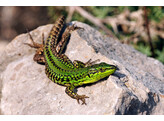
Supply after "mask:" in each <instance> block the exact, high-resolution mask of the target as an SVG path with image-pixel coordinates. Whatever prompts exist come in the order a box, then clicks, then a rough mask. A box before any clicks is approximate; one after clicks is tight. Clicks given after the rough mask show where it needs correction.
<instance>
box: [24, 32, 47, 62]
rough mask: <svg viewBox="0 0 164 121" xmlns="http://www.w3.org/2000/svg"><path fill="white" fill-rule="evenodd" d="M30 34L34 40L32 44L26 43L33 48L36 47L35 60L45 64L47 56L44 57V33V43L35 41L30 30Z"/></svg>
mask: <svg viewBox="0 0 164 121" xmlns="http://www.w3.org/2000/svg"><path fill="white" fill-rule="evenodd" d="M28 35H29V37H30V40H31V41H32V44H29V43H24V44H26V45H28V46H30V47H32V48H36V49H37V50H36V53H35V55H34V57H33V60H34V61H36V62H37V63H39V64H45V58H44V52H43V50H44V34H42V44H39V43H36V42H34V40H33V38H32V36H31V34H30V33H29V32H28Z"/></svg>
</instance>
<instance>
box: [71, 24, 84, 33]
mask: <svg viewBox="0 0 164 121" xmlns="http://www.w3.org/2000/svg"><path fill="white" fill-rule="evenodd" d="M77 29H82V30H84V28H82V27H78V26H76V25H75V24H73V25H71V26H69V27H68V30H69V31H74V30H77Z"/></svg>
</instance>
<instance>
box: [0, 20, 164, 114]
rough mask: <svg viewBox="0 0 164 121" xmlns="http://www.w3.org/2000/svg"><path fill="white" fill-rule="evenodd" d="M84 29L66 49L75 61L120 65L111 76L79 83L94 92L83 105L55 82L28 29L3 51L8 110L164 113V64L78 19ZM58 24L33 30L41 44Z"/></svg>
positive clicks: (0, 71) (0, 73)
mask: <svg viewBox="0 0 164 121" xmlns="http://www.w3.org/2000/svg"><path fill="white" fill-rule="evenodd" d="M75 23H76V25H78V26H80V27H83V28H84V30H77V31H74V32H72V34H71V38H70V41H69V43H68V45H67V48H66V52H65V53H66V55H67V56H68V57H69V58H70V59H71V60H75V59H76V60H81V61H83V62H86V61H88V60H89V59H90V58H91V59H92V60H96V59H100V60H101V61H103V62H106V63H109V64H114V65H117V66H118V68H119V70H117V71H116V72H115V73H114V74H113V75H111V76H109V78H106V79H103V80H101V81H99V82H97V83H95V84H90V85H86V86H83V87H80V88H78V94H85V95H87V96H89V98H88V99H86V103H87V105H79V104H78V103H77V101H76V100H75V99H72V98H70V97H69V96H68V95H67V94H66V93H65V87H63V86H60V85H57V84H55V83H53V82H51V81H50V80H49V79H48V78H47V76H46V75H45V70H44V68H45V67H44V65H39V64H37V63H36V62H34V61H33V56H34V53H35V49H33V48H30V47H29V46H27V45H25V44H23V43H30V42H31V41H30V40H29V37H28V34H22V35H19V36H17V37H16V38H15V39H14V40H13V41H12V42H11V43H9V44H8V45H7V47H6V48H5V50H4V51H3V52H0V56H1V59H0V81H1V83H2V89H1V105H0V107H1V113H2V114H164V65H163V64H162V63H160V62H159V61H158V60H155V59H153V58H150V57H147V56H146V55H144V54H141V53H140V52H138V51H136V50H135V49H133V48H132V47H130V46H128V45H125V44H121V43H120V42H119V41H117V40H114V39H112V38H110V37H107V36H102V35H101V34H100V33H99V32H98V31H97V30H95V29H94V28H91V27H90V26H88V25H86V24H83V23H80V22H75ZM51 27H52V25H46V26H42V27H39V28H37V29H35V30H34V31H32V32H30V33H31V35H32V37H33V39H34V40H35V41H36V42H40V43H41V34H42V33H44V35H45V37H47V36H48V33H49V31H50V29H51Z"/></svg>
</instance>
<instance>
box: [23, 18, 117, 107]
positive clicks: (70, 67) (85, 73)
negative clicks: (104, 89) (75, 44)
mask: <svg viewBox="0 0 164 121" xmlns="http://www.w3.org/2000/svg"><path fill="white" fill-rule="evenodd" d="M64 20H65V17H64V16H61V17H60V18H59V19H58V20H57V21H56V23H55V24H54V26H53V27H52V30H51V31H50V33H49V36H48V38H47V40H46V41H45V42H44V35H43V36H42V44H38V43H35V42H34V41H33V39H32V36H31V35H30V34H29V36H30V39H31V40H32V44H28V45H29V46H31V47H33V48H36V49H37V51H36V54H35V55H34V58H33V59H34V61H36V62H38V63H42V64H45V73H46V75H47V77H48V78H49V79H50V80H52V81H53V82H55V83H57V84H59V85H63V86H65V87H66V90H65V92H66V93H67V94H68V95H69V96H70V97H72V98H74V99H76V100H77V101H78V103H79V100H81V101H82V104H86V103H85V98H89V97H88V96H86V95H78V94H77V92H75V91H74V90H75V88H76V87H79V86H82V85H84V84H90V83H94V82H97V81H99V80H100V79H103V78H105V77H108V76H109V75H111V74H113V73H114V72H115V70H116V66H114V65H109V64H106V63H104V62H102V63H99V64H94V63H95V62H96V61H98V60H96V61H93V62H91V59H90V60H89V61H88V62H86V63H83V62H81V61H78V60H74V61H73V62H72V61H71V60H70V59H69V58H68V57H67V56H66V55H65V54H63V53H62V52H63V49H64V47H65V46H66V43H67V41H68V40H69V37H70V35H71V32H72V31H74V30H76V29H82V28H80V27H77V26H75V25H72V26H68V27H67V28H66V29H65V31H64V33H63V34H61V33H62V32H61V31H62V29H63V26H64V24H65V22H64ZM60 36H61V37H60ZM26 44H27V43H26Z"/></svg>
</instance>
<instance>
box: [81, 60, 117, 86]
mask: <svg viewBox="0 0 164 121" xmlns="http://www.w3.org/2000/svg"><path fill="white" fill-rule="evenodd" d="M116 69H117V67H116V66H114V65H109V64H107V63H104V62H103V63H100V64H95V65H92V66H91V68H90V69H89V71H88V79H87V80H86V81H84V84H87V83H94V82H97V81H98V80H100V79H103V78H105V77H108V76H109V75H111V74H113V73H114V72H115V71H116Z"/></svg>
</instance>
